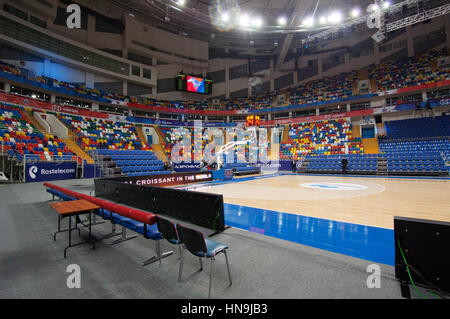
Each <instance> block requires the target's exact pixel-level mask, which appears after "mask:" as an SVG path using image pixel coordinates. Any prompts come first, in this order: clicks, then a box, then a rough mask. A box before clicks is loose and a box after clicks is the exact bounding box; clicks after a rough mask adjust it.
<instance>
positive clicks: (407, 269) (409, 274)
mask: <svg viewBox="0 0 450 319" xmlns="http://www.w3.org/2000/svg"><path fill="white" fill-rule="evenodd" d="M397 243H398V248H399V249H400V253H401V254H402V257H403V261H404V262H405V265H406V271H407V272H408V276H409V280H410V281H411V284H412V286H413V287H414V289H415V290H416V291H417V292H418V293H419V295H421V296H422V298H425V299H428V298H427V297H425V296H424V295H422V294H421V293H420V291H419V290H418V289H417V288H416V286H415V285H414V281H413V280H412V277H411V273H410V272H409V267H408V263H407V262H406V258H405V255H403V251H402V247H401V246H400V240H398V241H397ZM427 291H428V292H430V293H432V294H433V295H434V296H436V299H438V298H439V297H438V295H436V294H435V293H434V292H432V291H430V290H427Z"/></svg>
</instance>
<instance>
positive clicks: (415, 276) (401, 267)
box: [394, 217, 450, 298]
mask: <svg viewBox="0 0 450 319" xmlns="http://www.w3.org/2000/svg"><path fill="white" fill-rule="evenodd" d="M394 237H395V277H396V278H398V279H399V280H400V285H401V290H402V296H403V297H406V298H410V292H409V285H413V286H414V287H415V285H420V286H424V287H427V288H428V289H431V291H435V292H437V293H439V292H444V293H446V294H450V273H449V269H450V258H449V249H448V243H449V242H450V223H447V222H440V221H432V220H423V219H414V218H406V217H394Z"/></svg>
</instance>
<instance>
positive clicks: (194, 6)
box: [107, 0, 440, 57]
mask: <svg viewBox="0 0 450 319" xmlns="http://www.w3.org/2000/svg"><path fill="white" fill-rule="evenodd" d="M107 1H108V2H109V3H110V4H112V5H113V6H114V7H116V8H119V9H120V10H123V13H124V14H127V15H129V16H131V17H132V18H136V19H140V20H141V21H144V22H145V23H147V24H149V25H152V26H155V27H158V28H160V29H163V30H166V31H169V32H172V33H176V34H179V35H182V36H186V37H191V38H194V39H199V40H202V41H208V42H209V43H210V48H215V49H218V50H220V49H228V50H233V51H240V52H244V53H245V54H248V55H249V56H271V57H273V56H279V55H280V54H281V55H282V56H285V55H286V53H287V51H288V50H289V49H290V48H292V47H299V45H300V43H301V42H302V39H305V38H306V37H308V36H309V35H310V34H312V33H314V32H319V31H322V30H325V29H326V28H330V26H332V24H334V25H336V24H339V23H344V22H347V21H350V20H351V19H355V18H354V17H353V16H352V10H353V9H355V8H359V10H360V14H361V15H364V14H367V11H366V10H367V7H368V6H369V5H371V4H373V3H374V2H375V0H107ZM376 1H377V2H379V3H383V2H389V3H390V4H391V5H394V4H397V3H401V2H404V0H376ZM424 2H427V3H428V2H440V0H438V1H435V0H433V1H431V0H424ZM333 14H338V15H340V17H339V18H340V19H339V21H336V22H334V23H331V24H330V23H326V22H325V23H320V20H321V19H328V20H329V19H330V17H331V18H332V16H333ZM242 17H244V21H243V18H242ZM311 17H314V18H315V19H314V24H313V25H308V19H309V18H311ZM280 18H282V19H284V21H280ZM281 22H284V23H281ZM354 31H355V30H354Z"/></svg>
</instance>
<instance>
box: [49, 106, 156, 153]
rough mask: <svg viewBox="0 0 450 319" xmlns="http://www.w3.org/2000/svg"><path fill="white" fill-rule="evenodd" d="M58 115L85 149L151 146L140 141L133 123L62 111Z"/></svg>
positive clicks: (145, 147) (133, 148)
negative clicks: (63, 112) (69, 113)
mask: <svg viewBox="0 0 450 319" xmlns="http://www.w3.org/2000/svg"><path fill="white" fill-rule="evenodd" d="M58 117H59V119H60V120H61V121H63V122H64V123H65V124H66V125H67V126H68V127H69V128H71V130H72V131H73V132H74V134H76V136H77V137H78V139H79V140H78V142H79V144H80V146H81V147H82V148H83V149H84V150H85V151H91V150H96V149H113V150H114V149H115V150H151V147H149V146H148V145H146V144H145V143H144V144H143V143H141V141H140V140H139V137H138V134H137V131H136V128H135V127H134V125H133V124H128V123H122V122H112V121H109V120H103V119H98V118H89V117H81V116H76V115H67V114H62V113H61V114H58Z"/></svg>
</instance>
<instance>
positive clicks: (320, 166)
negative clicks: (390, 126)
mask: <svg viewBox="0 0 450 319" xmlns="http://www.w3.org/2000/svg"><path fill="white" fill-rule="evenodd" d="M343 158H346V159H347V160H348V165H347V172H348V173H364V174H375V173H376V172H377V165H378V155H377V154H350V155H318V156H307V157H306V159H307V160H309V164H308V166H307V167H306V172H309V173H341V172H342V159H343Z"/></svg>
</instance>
